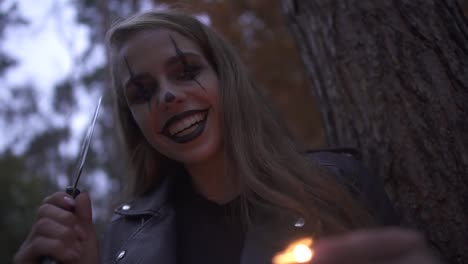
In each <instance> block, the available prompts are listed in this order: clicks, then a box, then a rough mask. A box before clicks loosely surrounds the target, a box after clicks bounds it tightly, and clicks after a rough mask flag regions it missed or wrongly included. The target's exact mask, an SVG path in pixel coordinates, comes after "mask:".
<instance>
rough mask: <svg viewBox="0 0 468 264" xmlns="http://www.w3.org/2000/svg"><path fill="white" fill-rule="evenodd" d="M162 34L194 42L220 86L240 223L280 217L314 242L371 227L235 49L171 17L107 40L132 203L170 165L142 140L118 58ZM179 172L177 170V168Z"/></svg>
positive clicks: (136, 23)
mask: <svg viewBox="0 0 468 264" xmlns="http://www.w3.org/2000/svg"><path fill="white" fill-rule="evenodd" d="M158 28H165V29H169V30H173V31H175V32H178V33H180V34H182V35H184V36H186V37H188V38H189V39H191V40H192V41H194V42H195V43H196V44H197V45H198V46H199V47H200V48H201V50H202V52H203V53H204V56H205V57H206V58H207V60H208V61H209V63H210V64H211V65H212V67H213V68H214V70H215V72H216V73H217V76H218V79H219V87H220V98H221V100H222V101H221V106H222V109H223V120H224V122H223V129H222V130H223V131H224V135H223V137H224V146H225V167H226V168H225V173H226V174H227V176H228V177H236V179H238V180H239V182H240V183H241V184H242V187H243V192H242V194H241V207H242V215H243V219H244V220H245V221H246V223H250V221H251V218H252V209H255V208H269V209H273V210H276V209H281V210H286V211H288V212H290V213H291V214H294V215H297V216H301V217H304V218H306V220H309V223H312V225H309V227H311V229H312V230H313V232H314V233H315V235H321V234H330V233H335V232H340V231H344V230H348V229H351V228H355V227H360V226H363V225H366V224H368V223H369V219H370V218H369V215H368V213H367V212H366V211H365V210H364V209H363V207H361V206H360V205H359V204H357V203H356V202H354V201H353V198H352V197H351V195H350V194H349V193H348V192H347V191H346V190H345V188H344V187H343V186H341V185H340V184H338V182H337V181H336V180H335V178H333V177H330V176H329V175H327V174H326V172H324V171H323V169H321V168H320V166H319V165H318V164H317V163H316V162H314V161H312V160H310V159H307V157H305V155H304V153H303V151H302V150H301V148H299V147H297V146H296V145H295V143H294V141H293V139H292V138H291V136H290V135H289V133H288V131H287V129H286V127H285V125H284V124H282V123H281V122H280V120H279V118H278V117H277V116H276V115H274V114H273V112H272V110H271V107H270V106H269V104H268V103H267V102H266V100H265V99H264V97H263V96H262V95H261V94H260V91H259V89H257V87H255V85H254V82H253V81H252V80H251V78H250V77H249V75H248V73H247V71H246V67H245V66H244V65H243V64H242V62H241V60H240V58H239V56H238V55H237V54H236V52H235V51H234V49H233V48H232V47H231V46H230V45H229V43H228V42H227V41H225V40H224V39H223V38H222V37H221V36H220V35H218V34H217V33H215V32H214V31H213V30H212V29H211V28H209V27H207V26H205V25H203V24H202V23H200V22H199V21H198V20H197V19H195V18H193V17H191V16H189V15H186V14H183V13H180V12H177V11H157V12H156V11H151V12H145V13H141V14H137V15H134V16H132V17H130V18H127V19H125V20H123V21H121V22H119V23H117V24H115V25H114V26H113V27H112V28H111V29H110V30H109V32H108V36H107V39H108V43H109V49H110V54H111V67H112V80H113V86H114V93H115V105H116V109H117V115H118V118H119V121H120V126H121V133H122V135H123V141H124V143H125V145H126V148H127V151H128V153H129V154H130V163H131V167H132V169H133V173H132V174H133V185H132V186H133V187H132V193H133V195H139V194H141V193H144V192H146V191H148V190H150V189H152V188H154V186H155V184H157V181H158V179H159V178H160V175H161V173H165V172H167V169H169V168H171V166H174V165H175V162H174V161H171V160H169V159H167V158H165V157H163V156H162V155H161V154H159V153H158V152H157V151H156V150H155V149H153V148H152V147H151V146H150V145H149V144H148V143H147V142H146V140H145V138H144V137H143V135H142V133H141V131H140V130H139V128H138V126H137V125H136V123H135V121H134V119H133V117H132V115H131V113H130V110H129V108H128V106H127V103H126V100H125V97H124V94H123V87H122V82H121V80H120V79H119V74H118V69H117V68H118V66H117V65H118V64H119V63H118V61H121V60H122V58H119V57H118V56H119V55H118V54H119V50H120V49H121V48H122V46H123V45H124V44H125V42H126V41H128V40H129V39H131V38H132V36H134V35H135V34H136V33H139V32H141V31H145V30H154V29H158ZM175 166H177V165H175Z"/></svg>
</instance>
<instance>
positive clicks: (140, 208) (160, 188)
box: [115, 176, 173, 216]
mask: <svg viewBox="0 0 468 264" xmlns="http://www.w3.org/2000/svg"><path fill="white" fill-rule="evenodd" d="M171 178H173V177H170V176H165V177H164V178H163V179H162V181H161V183H160V184H158V185H156V187H155V188H154V189H153V190H151V191H149V192H147V193H146V194H144V195H140V196H138V197H137V198H135V199H134V200H132V201H130V202H127V203H124V204H122V205H120V206H119V207H118V208H117V209H115V213H117V214H119V215H123V216H141V215H147V214H150V215H155V214H157V212H158V211H159V210H160V209H161V208H162V207H163V206H164V205H166V204H167V203H168V199H169V194H170V190H171V188H172V185H173V180H172V179H171Z"/></svg>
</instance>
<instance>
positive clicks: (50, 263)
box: [40, 186, 81, 264]
mask: <svg viewBox="0 0 468 264" xmlns="http://www.w3.org/2000/svg"><path fill="white" fill-rule="evenodd" d="M65 192H66V193H67V194H69V195H71V196H72V197H73V198H76V197H77V196H78V195H79V194H80V193H81V191H80V189H78V188H73V186H68V187H67V188H66V189H65ZM72 212H73V209H72ZM40 263H41V264H58V262H57V261H55V260H53V259H52V258H50V257H43V258H41V260H40Z"/></svg>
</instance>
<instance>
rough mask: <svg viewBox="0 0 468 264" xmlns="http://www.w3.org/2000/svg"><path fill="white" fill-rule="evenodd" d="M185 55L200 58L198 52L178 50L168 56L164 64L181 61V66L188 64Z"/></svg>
mask: <svg viewBox="0 0 468 264" xmlns="http://www.w3.org/2000/svg"><path fill="white" fill-rule="evenodd" d="M187 57H195V58H199V59H201V58H202V56H201V55H200V54H197V53H195V52H191V51H181V50H179V52H178V54H177V55H175V56H171V57H169V58H168V59H167V60H166V62H165V63H164V64H165V65H166V67H167V66H171V65H173V64H179V63H182V65H183V66H188V65H189V63H188V61H187Z"/></svg>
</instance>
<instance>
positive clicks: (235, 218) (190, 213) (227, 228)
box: [175, 181, 244, 264]
mask: <svg viewBox="0 0 468 264" xmlns="http://www.w3.org/2000/svg"><path fill="white" fill-rule="evenodd" d="M178 184H181V182H180V181H179V182H178ZM183 185H184V187H180V185H179V186H178V188H177V191H176V192H175V208H176V219H177V263H178V264H188V263H190V264H195V263H203V264H211V263H216V264H219V263H224V264H231V263H232V264H234V263H235V264H239V263H240V257H241V251H242V247H243V244H244V232H243V228H242V222H241V220H240V214H239V210H238V199H235V200H233V201H231V202H229V203H227V204H225V205H219V204H217V203H214V202H212V201H209V200H207V199H205V198H204V197H203V196H201V195H199V194H197V193H196V192H194V191H193V188H192V187H191V185H190V184H189V182H187V181H184V183H183Z"/></svg>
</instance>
